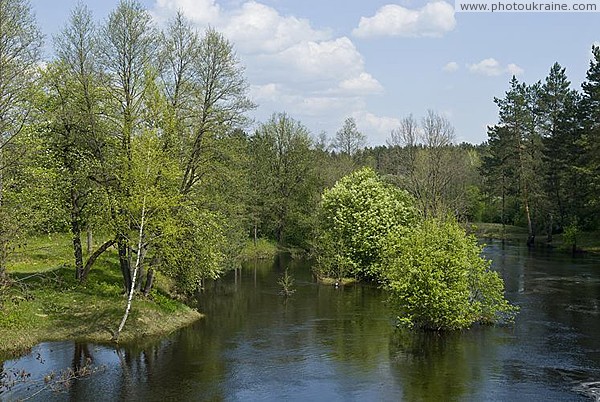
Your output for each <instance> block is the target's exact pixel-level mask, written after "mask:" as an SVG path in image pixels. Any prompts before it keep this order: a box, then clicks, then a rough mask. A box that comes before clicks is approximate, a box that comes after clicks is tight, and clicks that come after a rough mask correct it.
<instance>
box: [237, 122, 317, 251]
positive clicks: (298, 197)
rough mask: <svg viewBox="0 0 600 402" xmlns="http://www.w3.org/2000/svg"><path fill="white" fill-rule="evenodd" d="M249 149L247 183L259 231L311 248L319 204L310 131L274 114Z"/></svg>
mask: <svg viewBox="0 0 600 402" xmlns="http://www.w3.org/2000/svg"><path fill="white" fill-rule="evenodd" d="M250 147H251V148H250V153H251V155H252V162H251V172H250V176H249V180H250V182H251V186H252V187H254V189H255V193H254V197H253V206H254V209H255V210H256V212H257V214H258V217H259V221H260V227H261V228H262V230H261V232H262V233H265V234H267V235H269V236H273V237H274V238H275V239H276V240H277V241H278V242H279V243H286V242H287V243H292V244H296V245H301V246H307V245H306V240H307V239H308V237H309V234H310V232H311V230H312V228H311V225H312V222H311V220H310V217H311V216H312V214H313V212H314V210H315V207H316V205H317V202H318V197H317V190H316V189H317V181H316V172H315V158H314V153H313V151H312V149H311V147H312V139H311V137H310V135H309V133H308V130H307V129H306V127H304V126H303V125H302V124H301V123H300V122H298V121H296V120H294V119H292V118H291V117H289V116H288V115H287V114H285V113H277V114H273V115H272V116H271V119H270V120H269V121H268V122H266V123H263V124H262V125H261V126H260V127H259V128H258V130H256V133H255V134H254V135H253V136H252V138H251V142H250Z"/></svg>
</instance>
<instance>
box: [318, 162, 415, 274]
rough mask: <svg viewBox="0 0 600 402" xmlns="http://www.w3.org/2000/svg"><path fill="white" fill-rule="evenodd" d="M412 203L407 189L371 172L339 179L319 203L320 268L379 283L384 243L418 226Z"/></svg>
mask: <svg viewBox="0 0 600 402" xmlns="http://www.w3.org/2000/svg"><path fill="white" fill-rule="evenodd" d="M413 204H414V202H413V200H412V197H411V196H410V195H409V194H408V193H407V192H406V191H403V190H401V189H399V188H398V187H396V186H394V185H392V184H390V183H386V182H384V181H383V180H382V179H381V178H380V177H379V176H378V175H377V174H376V173H375V171H374V170H373V169H371V168H368V167H367V168H362V169H360V170H357V171H355V172H353V173H351V174H349V175H348V176H345V177H343V178H342V179H340V180H339V181H338V182H337V183H336V184H335V185H334V186H333V187H332V188H330V189H326V190H325V192H324V193H323V197H322V201H321V215H320V219H319V223H320V225H321V226H320V227H321V231H320V238H319V240H318V241H317V242H316V247H317V248H318V249H319V252H318V255H319V268H318V269H319V270H320V271H321V273H322V274H325V275H328V276H329V275H331V274H334V276H335V277H336V278H342V277H344V276H355V277H357V278H360V279H369V280H379V279H381V277H382V272H381V261H382V257H383V255H382V249H383V246H384V243H385V242H386V241H387V238H388V237H389V236H391V233H392V232H394V233H395V235H396V236H400V237H401V236H402V235H403V234H404V233H406V232H408V231H409V230H410V227H411V226H412V225H413V224H414V223H415V222H416V219H417V210H416V209H415V208H414V206H413Z"/></svg>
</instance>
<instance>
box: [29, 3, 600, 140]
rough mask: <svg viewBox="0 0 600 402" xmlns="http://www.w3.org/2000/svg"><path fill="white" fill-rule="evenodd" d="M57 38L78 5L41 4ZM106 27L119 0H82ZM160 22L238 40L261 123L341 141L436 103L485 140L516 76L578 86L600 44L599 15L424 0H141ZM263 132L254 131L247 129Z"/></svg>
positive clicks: (460, 127) (45, 23) (462, 129)
mask: <svg viewBox="0 0 600 402" xmlns="http://www.w3.org/2000/svg"><path fill="white" fill-rule="evenodd" d="M30 1H31V5H32V8H33V10H34V12H35V14H36V17H37V20H38V23H39V25H40V27H41V29H42V31H43V33H44V34H45V36H46V57H48V58H51V57H52V37H53V35H56V34H57V33H58V32H60V30H61V29H62V27H64V25H65V24H66V23H67V21H68V18H69V14H70V11H71V10H72V9H73V8H74V6H75V5H76V4H77V0H52V1H49V0H30ZM82 2H83V3H85V4H87V5H88V6H89V8H90V9H91V10H92V11H93V12H94V16H95V17H96V19H97V21H98V22H99V23H103V22H104V21H105V20H106V18H107V16H108V14H109V13H110V11H111V10H112V9H114V8H115V7H116V5H117V3H118V0H87V1H86V0H82ZM141 3H142V5H143V6H144V7H146V9H147V10H148V11H149V12H150V13H151V15H152V16H153V18H154V20H155V22H156V24H157V25H158V26H164V24H165V22H166V21H168V19H169V18H170V17H172V16H173V14H174V13H175V12H176V11H177V10H181V11H182V12H183V13H184V14H185V15H186V16H187V17H188V18H189V19H190V20H191V21H192V22H193V23H194V24H195V25H196V26H197V27H198V29H200V30H202V29H204V28H205V27H207V26H211V27H214V28H216V29H217V30H219V31H220V32H222V33H223V34H224V35H225V36H226V37H227V38H228V39H229V40H230V41H231V42H232V43H233V45H234V48H235V49H236V52H237V55H238V57H239V59H240V61H241V64H242V65H243V66H244V67H245V74H246V77H247V80H248V84H249V95H250V97H251V98H252V99H253V100H254V102H255V103H257V104H258V105H259V106H258V107H257V109H256V110H254V111H252V112H251V113H250V116H251V117H253V118H254V120H255V123H254V125H257V124H260V123H261V122H264V121H266V120H268V119H269V117H270V116H271V114H272V113H274V112H286V113H287V114H288V115H290V116H291V117H293V118H294V119H297V120H299V121H300V122H302V123H303V124H304V125H305V126H306V127H307V128H308V129H309V130H310V131H311V133H313V135H315V136H316V135H318V134H320V133H322V132H325V133H326V134H327V135H328V136H329V137H333V136H334V135H335V133H336V131H338V130H339V129H340V128H341V127H342V125H343V122H344V120H345V119H346V118H347V117H353V118H354V119H355V120H356V123H357V126H358V128H359V130H360V131H361V132H363V133H364V134H365V135H366V136H367V140H368V143H369V145H370V146H377V145H384V144H386V141H387V140H388V139H389V137H390V132H391V130H393V129H394V128H395V127H397V126H398V124H399V120H400V119H402V118H404V117H406V116H408V115H409V114H412V115H413V116H415V117H416V118H417V119H420V118H422V117H423V116H424V115H425V114H426V113H427V110H429V109H431V110H433V111H435V112H437V113H439V114H441V115H443V116H445V117H446V118H447V119H448V120H449V121H450V122H451V123H452V125H453V126H454V128H455V131H456V140H457V142H470V143H475V144H478V143H481V142H483V141H485V140H486V139H487V129H486V127H487V126H488V125H491V124H494V123H495V122H496V121H497V117H498V110H497V107H496V105H495V103H494V97H499V98H502V97H503V96H504V93H505V91H506V90H507V89H508V82H509V80H510V78H511V77H512V75H516V76H517V78H518V79H519V80H520V81H524V82H526V83H528V84H531V83H534V82H536V81H538V80H543V79H544V78H545V77H546V76H547V74H548V72H549V70H550V67H551V66H552V64H554V63H555V62H558V63H560V64H561V65H562V66H563V67H566V69H567V75H568V77H569V79H570V80H571V82H572V86H573V88H575V89H580V85H581V83H582V82H583V81H584V80H585V74H586V71H587V69H588V67H589V62H590V57H591V52H590V50H591V46H592V44H594V43H600V29H599V28H598V27H600V12H597V13H568V12H563V13H461V12H455V11H454V3H453V2H445V1H439V0H438V1H429V2H428V1H421V0H401V1H395V2H394V1H389V0H369V1H366V0H302V1H300V0H260V1H259V0H250V1H246V0H142V1H141ZM248 129H249V130H252V129H253V127H248Z"/></svg>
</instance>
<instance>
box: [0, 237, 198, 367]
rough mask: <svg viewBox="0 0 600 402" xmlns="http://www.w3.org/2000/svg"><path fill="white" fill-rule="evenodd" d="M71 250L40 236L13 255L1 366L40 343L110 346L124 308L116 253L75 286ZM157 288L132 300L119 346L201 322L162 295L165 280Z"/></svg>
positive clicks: (0, 320) (5, 292)
mask: <svg viewBox="0 0 600 402" xmlns="http://www.w3.org/2000/svg"><path fill="white" fill-rule="evenodd" d="M70 247H71V243H70V236H68V235H52V236H40V237H36V238H33V239H30V240H29V241H28V242H26V244H25V245H24V246H23V247H22V248H21V249H20V250H18V252H16V253H14V254H13V255H12V258H11V261H10V264H9V278H10V282H11V286H10V287H6V286H5V287H4V288H2V287H0V300H1V302H2V306H1V307H0V313H1V314H0V339H2V342H0V360H2V359H3V358H8V357H11V356H14V355H18V354H20V353H23V352H26V351H27V350H28V349H29V348H31V347H32V346H33V345H35V344H37V343H39V342H42V341H53V340H64V339H73V340H81V341H91V342H98V343H106V342H110V340H111V338H112V333H111V331H114V330H115V329H116V328H117V326H118V325H119V322H120V320H121V317H122V315H123V311H124V309H125V304H126V297H125V295H124V293H123V291H122V288H123V287H122V279H121V275H120V270H119V267H118V258H117V255H116V252H115V251H114V250H109V251H107V252H106V253H105V254H104V255H103V256H101V257H100V258H99V259H98V260H97V261H96V264H95V265H94V267H93V268H92V271H91V272H90V276H89V278H88V281H87V282H86V284H79V283H78V282H77V281H76V280H75V273H74V268H73V267H72V263H71V258H72V257H71V254H70ZM16 251H17V250H16ZM156 285H157V286H156V287H155V290H153V291H152V292H151V295H150V296H149V297H148V298H145V297H143V296H138V297H136V298H135V299H134V303H133V308H132V312H131V315H130V317H129V319H128V321H127V324H126V325H125V328H124V331H123V332H122V333H121V335H120V337H119V341H120V343H132V342H139V341H140V340H142V339H143V340H148V339H153V338H156V337H159V336H163V335H166V334H168V333H170V332H172V331H174V330H176V329H178V328H180V327H182V326H185V325H187V324H190V323H192V322H193V321H196V320H197V319H199V318H200V317H201V314H200V313H198V312H197V311H195V310H193V309H191V308H189V307H187V306H186V305H184V304H182V303H180V302H178V301H175V300H173V299H171V298H170V297H169V296H168V295H167V291H166V288H167V287H168V281H166V280H165V278H161V277H159V278H158V279H157V283H156Z"/></svg>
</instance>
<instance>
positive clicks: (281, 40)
mask: <svg viewBox="0 0 600 402" xmlns="http://www.w3.org/2000/svg"><path fill="white" fill-rule="evenodd" d="M222 29H223V32H224V33H225V35H226V36H227V37H228V38H229V39H230V40H232V41H233V42H235V43H236V45H237V46H238V48H239V49H240V50H242V51H244V52H248V53H251V52H266V53H274V52H279V51H282V50H284V49H286V48H288V47H290V46H292V45H294V44H296V43H298V42H302V41H318V40H325V39H329V38H330V37H331V34H330V32H329V31H327V30H316V29H314V28H312V27H311V25H310V22H309V21H308V20H306V19H300V18H296V17H293V16H282V15H280V14H279V12H278V11H277V10H275V9H274V8H271V7H268V6H266V5H264V4H260V3H257V2H255V1H249V2H247V3H244V4H243V5H242V6H241V7H240V8H239V9H236V10H233V11H232V12H231V13H229V15H228V18H227V21H226V22H225V24H224V26H223V27H222Z"/></svg>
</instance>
